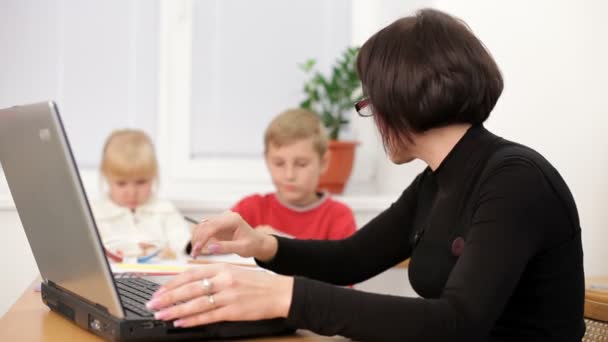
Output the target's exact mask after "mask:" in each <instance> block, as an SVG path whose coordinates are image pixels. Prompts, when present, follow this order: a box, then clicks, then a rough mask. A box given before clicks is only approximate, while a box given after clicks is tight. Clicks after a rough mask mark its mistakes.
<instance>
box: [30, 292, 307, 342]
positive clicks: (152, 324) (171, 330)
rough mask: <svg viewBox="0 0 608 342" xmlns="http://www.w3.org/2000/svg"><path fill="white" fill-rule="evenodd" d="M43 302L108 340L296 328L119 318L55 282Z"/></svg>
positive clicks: (277, 323) (273, 323)
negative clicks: (177, 323) (181, 324)
mask: <svg viewBox="0 0 608 342" xmlns="http://www.w3.org/2000/svg"><path fill="white" fill-rule="evenodd" d="M41 296H42V301H43V302H44V304H46V305H47V306H48V307H49V308H50V309H51V310H52V311H54V312H56V313H58V314H60V315H61V316H63V317H64V318H66V319H67V320H69V321H71V322H72V323H74V324H76V325H78V326H79V327H81V328H82V329H85V330H87V331H89V332H91V333H93V334H95V335H97V336H99V337H101V338H103V339H105V340H108V341H177V340H180V341H184V340H199V341H200V340H218V339H230V338H243V337H260V336H269V334H268V332H270V331H273V332H274V333H273V335H275V336H279V335H287V334H291V333H293V332H294V331H295V329H293V328H291V327H288V326H287V325H286V323H285V320H284V319H270V320H263V321H252V322H221V323H215V324H209V325H205V326H199V327H193V328H176V327H174V326H173V324H172V323H171V322H165V321H158V320H151V319H148V318H136V317H135V318H127V319H124V320H120V319H117V318H116V317H114V316H112V315H110V314H109V313H108V312H107V310H105V309H104V308H103V307H100V306H98V305H94V304H92V303H90V302H88V301H87V300H85V299H84V298H82V297H79V296H77V295H75V294H72V293H69V292H66V291H65V290H63V289H61V288H59V287H58V286H56V285H55V284H53V283H52V282H48V283H46V282H43V283H42V286H41Z"/></svg>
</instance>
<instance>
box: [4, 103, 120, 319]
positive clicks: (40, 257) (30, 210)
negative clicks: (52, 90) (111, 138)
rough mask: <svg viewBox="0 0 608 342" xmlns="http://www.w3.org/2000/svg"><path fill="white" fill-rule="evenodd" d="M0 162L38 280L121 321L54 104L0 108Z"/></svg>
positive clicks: (116, 299) (103, 257) (111, 285)
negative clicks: (86, 301)
mask: <svg viewBox="0 0 608 342" xmlns="http://www.w3.org/2000/svg"><path fill="white" fill-rule="evenodd" d="M0 162H1V163H2V168H3V169H4V173H5V176H6V179H7V182H8V185H9V188H10V191H11V194H12V196H13V200H14V202H15V206H16V207H17V211H18V213H19V217H20V218H21V223H22V225H23V228H24V229H25V233H26V235H27V239H28V241H29V243H30V247H31V249H32V252H33V254H34V258H35V259H36V263H37V264H38V269H39V270H40V273H41V275H42V277H43V278H44V279H45V280H50V281H52V282H53V283H55V284H57V285H59V286H61V287H62V288H64V289H66V290H69V291H70V292H73V293H75V294H77V295H79V296H81V297H83V298H85V299H87V300H89V301H90V302H92V303H95V304H99V305H102V306H104V307H105V308H106V309H107V310H108V311H109V312H110V313H111V314H112V315H114V316H116V317H119V318H122V317H124V313H123V310H122V307H121V305H120V302H119V299H118V296H117V295H116V289H115V285H114V282H113V279H112V273H111V272H110V268H109V266H108V263H107V260H106V258H105V255H104V252H103V248H102V245H101V241H100V239H99V234H98V232H97V229H96V227H95V221H94V219H93V216H92V214H91V210H90V208H89V204H88V201H87V198H86V194H85V192H84V189H83V187H82V183H81V181H80V176H79V174H78V170H77V168H76V165H75V162H74V158H73V156H72V153H71V150H70V147H69V143H68V140H67V137H66V135H65V132H64V129H63V126H62V123H61V119H60V117H59V113H58V111H57V107H56V106H55V104H54V103H53V102H43V103H37V104H31V105H25V106H16V107H12V108H7V109H3V110H0Z"/></svg>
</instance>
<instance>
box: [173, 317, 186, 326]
mask: <svg viewBox="0 0 608 342" xmlns="http://www.w3.org/2000/svg"><path fill="white" fill-rule="evenodd" d="M183 323H184V321H182V320H181V319H178V320H177V321H173V326H174V327H176V328H179V327H181V326H182V324H183Z"/></svg>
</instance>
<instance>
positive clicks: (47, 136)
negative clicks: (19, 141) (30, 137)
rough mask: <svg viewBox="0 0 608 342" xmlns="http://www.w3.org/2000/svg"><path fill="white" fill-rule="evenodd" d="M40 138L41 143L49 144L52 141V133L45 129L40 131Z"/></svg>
mask: <svg viewBox="0 0 608 342" xmlns="http://www.w3.org/2000/svg"><path fill="white" fill-rule="evenodd" d="M38 136H39V137H40V141H43V142H47V141H50V140H51V131H50V130H49V129H48V128H43V129H41V130H40V131H38Z"/></svg>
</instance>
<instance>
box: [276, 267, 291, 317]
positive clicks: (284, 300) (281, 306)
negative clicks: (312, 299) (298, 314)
mask: <svg viewBox="0 0 608 342" xmlns="http://www.w3.org/2000/svg"><path fill="white" fill-rule="evenodd" d="M279 277H280V278H279V281H278V284H279V288H278V289H277V291H276V297H275V298H276V303H275V308H276V309H277V312H276V313H275V315H274V316H276V317H287V316H288V315H289V309H290V308H291V298H292V296H293V283H294V278H293V277H288V276H279Z"/></svg>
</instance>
